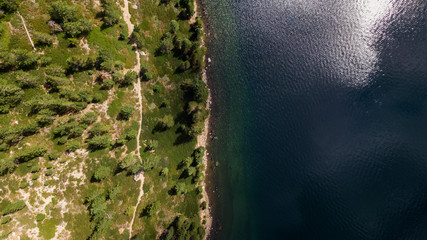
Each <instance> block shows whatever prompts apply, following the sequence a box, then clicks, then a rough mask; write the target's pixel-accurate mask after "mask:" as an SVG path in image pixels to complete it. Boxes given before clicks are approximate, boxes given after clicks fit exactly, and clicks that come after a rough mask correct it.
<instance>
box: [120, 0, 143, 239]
mask: <svg viewBox="0 0 427 240" xmlns="http://www.w3.org/2000/svg"><path fill="white" fill-rule="evenodd" d="M122 11H123V20H124V21H125V22H126V24H127V26H128V29H129V36H130V34H131V33H132V32H133V28H134V25H133V24H132V22H131V21H130V19H131V15H130V13H129V1H128V0H124V7H123V8H122ZM133 47H134V48H135V52H136V60H137V62H136V65H135V66H134V68H133V69H132V70H133V71H135V72H136V73H137V74H138V79H137V81H136V83H134V89H135V91H136V93H137V95H138V110H139V128H138V135H137V137H136V146H137V147H136V154H137V155H138V159H139V161H141V162H142V158H141V143H140V137H141V128H142V94H141V76H140V72H141V56H140V53H139V51H138V49H137V47H136V44H134V45H133ZM135 181H140V185H139V195H138V200H137V202H136V205H135V207H134V210H133V214H132V219H131V221H130V223H129V239H131V238H132V227H133V223H134V221H135V216H136V211H137V209H138V206H139V204H140V202H141V198H142V196H143V195H144V190H143V188H142V187H143V186H144V173H143V172H140V173H138V174H137V175H135Z"/></svg>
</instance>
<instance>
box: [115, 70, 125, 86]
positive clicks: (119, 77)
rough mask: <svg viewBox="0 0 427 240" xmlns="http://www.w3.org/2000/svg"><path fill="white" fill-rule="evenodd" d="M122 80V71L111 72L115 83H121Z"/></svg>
mask: <svg viewBox="0 0 427 240" xmlns="http://www.w3.org/2000/svg"><path fill="white" fill-rule="evenodd" d="M124 80H125V76H124V75H123V74H122V73H120V72H116V73H114V74H113V81H114V82H115V83H117V84H119V85H122V84H123V81H124Z"/></svg>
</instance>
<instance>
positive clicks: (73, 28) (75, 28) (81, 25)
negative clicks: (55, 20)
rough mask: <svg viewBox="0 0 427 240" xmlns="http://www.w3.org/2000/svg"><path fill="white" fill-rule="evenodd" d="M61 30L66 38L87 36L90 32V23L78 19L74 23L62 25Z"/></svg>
mask: <svg viewBox="0 0 427 240" xmlns="http://www.w3.org/2000/svg"><path fill="white" fill-rule="evenodd" d="M63 28H64V31H65V33H66V34H67V36H69V37H72V38H76V37H80V36H81V35H87V34H89V33H90V31H92V23H91V22H90V21H89V20H86V19H79V20H78V21H76V22H66V23H64V24H63Z"/></svg>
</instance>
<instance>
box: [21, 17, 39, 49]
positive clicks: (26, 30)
mask: <svg viewBox="0 0 427 240" xmlns="http://www.w3.org/2000/svg"><path fill="white" fill-rule="evenodd" d="M17 13H18V16H19V17H20V18H21V21H22V25H24V28H25V32H27V36H28V39H29V40H30V43H31V46H33V49H34V50H36V47H35V46H34V43H33V39H31V35H30V33H29V32H28V29H27V25H26V24H25V20H24V18H23V17H22V15H21V14H20V13H19V12H17Z"/></svg>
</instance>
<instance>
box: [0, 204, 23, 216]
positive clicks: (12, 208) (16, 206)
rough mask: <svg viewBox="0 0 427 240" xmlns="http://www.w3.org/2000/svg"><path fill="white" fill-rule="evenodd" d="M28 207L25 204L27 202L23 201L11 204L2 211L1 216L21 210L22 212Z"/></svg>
mask: <svg viewBox="0 0 427 240" xmlns="http://www.w3.org/2000/svg"><path fill="white" fill-rule="evenodd" d="M26 206H27V205H26V204H25V202H24V201H23V200H18V201H17V202H15V203H10V204H8V205H7V206H6V207H5V208H3V210H2V211H1V214H2V215H3V216H5V215H9V214H11V213H14V212H17V211H19V210H22V209H23V208H25V207H26Z"/></svg>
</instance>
